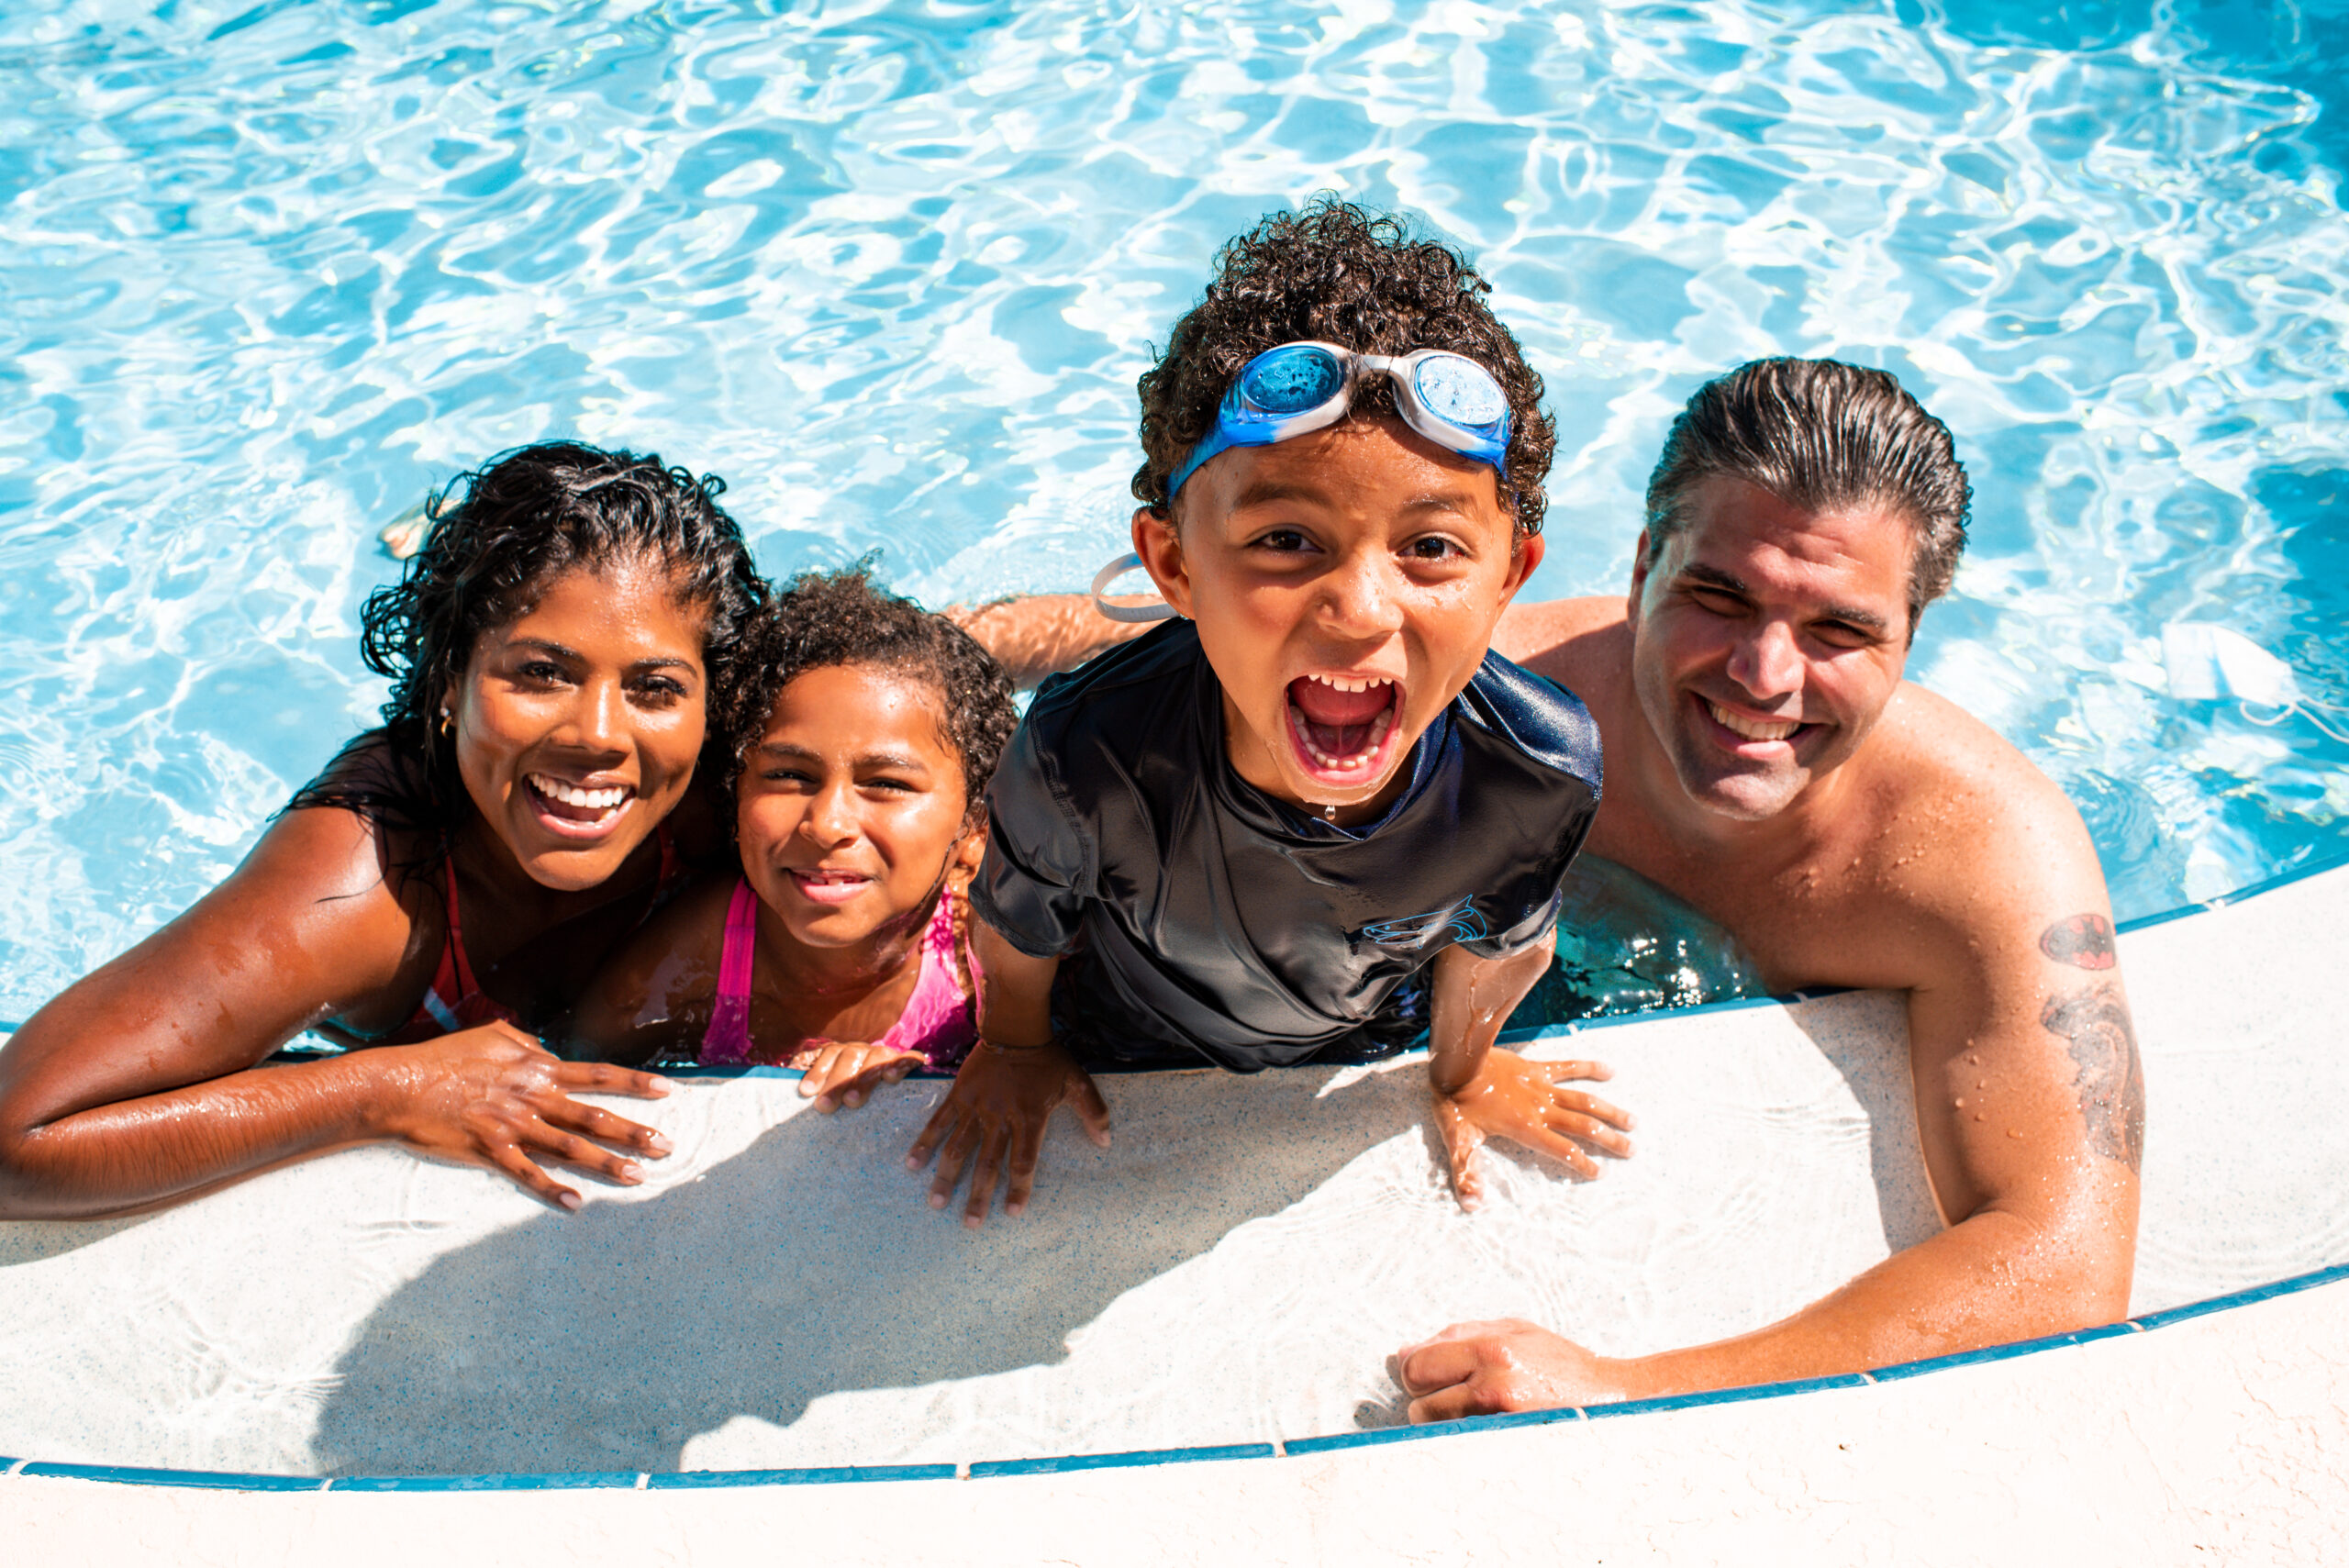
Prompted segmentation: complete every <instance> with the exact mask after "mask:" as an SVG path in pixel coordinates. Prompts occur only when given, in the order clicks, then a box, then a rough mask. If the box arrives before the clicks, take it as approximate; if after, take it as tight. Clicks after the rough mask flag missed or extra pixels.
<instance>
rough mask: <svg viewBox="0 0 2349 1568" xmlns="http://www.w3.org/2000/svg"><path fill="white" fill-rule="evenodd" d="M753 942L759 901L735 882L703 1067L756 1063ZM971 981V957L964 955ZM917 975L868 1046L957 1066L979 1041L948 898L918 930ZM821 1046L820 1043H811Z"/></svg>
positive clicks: (705, 1038)
mask: <svg viewBox="0 0 2349 1568" xmlns="http://www.w3.org/2000/svg"><path fill="white" fill-rule="evenodd" d="M758 940H759V897H758V895H757V894H755V893H753V892H751V884H750V883H749V882H748V881H747V880H744V881H741V882H738V883H736V884H735V885H734V896H733V897H732V898H731V899H730V900H729V901H728V903H727V906H726V940H725V946H724V948H723V949H722V950H721V951H720V952H719V954H718V995H717V997H716V999H715V1000H714V1001H713V1002H712V1003H711V1005H710V1009H709V1028H708V1029H707V1031H706V1032H705V1033H704V1034H703V1035H702V1040H701V1060H702V1062H703V1063H704V1064H705V1065H707V1066H713V1067H726V1066H741V1065H744V1064H746V1063H749V1062H753V1061H756V1060H757V1048H756V1046H755V1045H754V1044H753V1042H752V1041H751V961H752V957H753V954H754V953H755V951H756V950H757V947H758ZM920 962H921V970H920V973H918V974H916V975H915V976H914V992H913V995H910V996H908V997H907V998H906V1006H905V1010H904V1011H903V1012H901V1013H899V1014H898V1015H897V1021H896V1023H894V1024H892V1025H890V1026H889V1029H888V1031H887V1032H886V1033H885V1034H883V1035H882V1037H881V1038H880V1039H879V1040H874V1042H873V1043H874V1044H875V1045H878V1046H882V1047H885V1048H886V1049H888V1050H891V1051H913V1052H915V1053H917V1054H918V1055H919V1056H921V1057H922V1058H923V1059H924V1060H925V1061H927V1062H929V1063H930V1066H931V1067H932V1068H935V1069H944V1068H948V1067H952V1066H953V1065H955V1064H956V1063H957V1062H961V1061H962V1059H963V1056H964V1055H965V1054H967V1053H968V1052H969V1051H970V1049H971V1046H972V1044H973V1043H974V1041H975V1040H977V1039H978V1034H979V1031H978V1020H977V1018H976V1016H975V1015H976V1009H975V1008H974V1006H972V1003H971V996H970V994H969V993H968V992H966V991H964V990H963V982H962V978H961V976H960V975H958V974H957V973H955V966H954V894H953V892H952V889H949V890H947V891H945V892H942V893H941V894H940V895H939V896H938V910H937V913H935V914H933V915H932V916H931V917H930V924H929V925H928V926H926V927H924V928H923V929H922V933H921V955H920ZM966 962H969V963H970V965H971V968H972V972H973V973H974V976H975V974H976V973H977V968H978V958H977V955H976V954H970V955H967V958H966ZM806 1043H807V1044H808V1045H820V1044H822V1043H824V1042H823V1041H821V1040H809V1041H807V1042H806Z"/></svg>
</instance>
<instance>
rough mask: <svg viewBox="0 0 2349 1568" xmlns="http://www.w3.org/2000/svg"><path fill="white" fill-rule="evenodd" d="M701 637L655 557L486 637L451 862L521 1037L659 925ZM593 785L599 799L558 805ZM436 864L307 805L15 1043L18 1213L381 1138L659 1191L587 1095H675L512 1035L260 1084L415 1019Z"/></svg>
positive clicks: (578, 583)
mask: <svg viewBox="0 0 2349 1568" xmlns="http://www.w3.org/2000/svg"><path fill="white" fill-rule="evenodd" d="M703 626H704V616H703V612H702V610H701V609H700V607H699V606H694V605H689V604H685V603H682V602H680V601H679V599H678V597H677V595H676V591H675V587H674V583H673V581H672V579H671V578H670V576H669V574H668V573H667V572H666V571H665V569H664V568H663V567H662V565H661V564H660V563H657V562H644V561H636V560H620V561H616V562H611V563H609V564H608V565H607V566H606V567H604V568H602V569H599V570H594V571H590V570H585V569H575V570H573V571H570V572H567V573H562V575H560V576H558V577H556V578H555V579H553V580H552V581H551V582H549V583H547V584H542V585H541V586H540V591H539V592H538V594H537V595H536V597H535V599H534V600H533V601H532V602H531V603H529V605H527V606H524V608H523V610H522V613H521V614H520V615H518V617H516V618H515V619H514V620H513V621H511V622H510V623H508V624H507V625H505V626H502V627H495V628H491V629H489V630H488V631H485V632H484V634H483V635H482V636H481V638H480V639H478V640H477V642H476V644H475V646H474V648H473V650H472V651H471V655H470V657H469V658H468V660H467V662H466V664H465V667H464V669H463V671H462V673H461V675H460V677H459V678H458V680H457V681H456V683H455V684H454V685H453V687H452V689H451V691H450V692H449V693H448V694H447V701H446V705H445V706H446V709H447V712H448V715H449V718H450V723H451V740H452V743H453V745H454V746H455V748H456V751H457V755H458V759H459V773H460V775H461V776H462V779H463V782H464V785H465V789H466V794H467V796H468V798H469V800H470V801H471V803H472V805H473V811H472V813H470V814H469V815H468V817H466V819H465V821H464V822H463V824H462V826H461V827H460V828H459V829H458V831H457V832H456V833H455V834H454V835H453V838H452V842H451V856H450V869H451V874H453V876H454V878H455V883H456V887H457V893H458V901H459V913H460V917H461V921H462V927H463V930H464V935H465V942H466V951H467V955H468V958H469V959H470V961H471V962H472V964H473V969H474V972H475V975H476V977H477V979H478V980H479V982H480V984H482V985H483V987H484V989H485V991H487V993H488V994H489V995H491V996H492V997H493V998H495V999H496V1000H498V1001H500V1002H503V1003H505V1004H507V1005H508V1006H513V1007H515V1008H517V1009H518V1010H519V1011H521V1012H522V1013H523V1014H524V1015H525V1016H526V1017H528V1016H535V1015H540V1014H545V1013H548V1012H551V1010H553V1009H554V1008H555V1007H558V1006H561V1005H562V1002H563V1001H564V1000H566V999H567V998H568V996H569V995H572V994H573V993H575V991H576V990H577V988H578V987H579V985H580V984H583V983H584V978H585V974H586V973H587V971H588V970H589V969H590V968H591V966H592V965H593V963H594V962H595V961H596V958H597V956H599V955H600V954H601V953H602V952H603V951H605V950H606V949H607V947H608V946H609V945H610V944H611V942H612V941H613V940H615V939H617V938H618V936H619V935H620V934H621V933H622V932H624V931H625V930H626V929H628V928H629V926H630V925H632V924H633V923H634V922H635V920H636V918H637V916H638V914H639V913H640V911H641V909H642V908H643V901H644V899H645V897H646V896H647V895H648V894H649V892H650V890H651V885H652V883H653V880H654V878H655V876H656V874H657V872H658V858H659V857H658V853H657V850H656V847H655V846H654V845H653V844H652V843H651V841H650V840H651V837H652V834H653V831H654V829H655V828H656V827H657V826H658V824H659V823H660V821H661V820H662V817H665V816H667V815H668V814H669V813H670V812H671V811H672V810H673V808H674V807H675V806H677V805H678V804H679V802H680V801H681V800H682V799H683V798H684V796H685V791H686V787H687V784H688V783H689V782H690V779H691V776H692V772H693V766H694V762H695V759H696V756H697V754H698V752H699V750H700V746H701V740H702V734H703V728H704V707H705V701H706V698H705V695H704V674H703V669H702V662H701V649H702V637H703ZM340 765H341V766H344V767H350V768H367V767H381V766H384V765H386V762H385V759H384V758H383V757H382V756H380V755H373V756H371V755H364V754H362V755H361V756H359V757H356V758H353V759H347V760H346V761H345V762H343V763H341V764H340ZM582 788H584V789H591V790H594V791H597V792H600V793H599V794H596V795H591V796H590V797H589V800H588V803H587V804H584V805H572V804H566V803H564V802H562V801H560V800H555V799H553V798H551V796H550V795H549V794H548V793H547V792H548V791H549V790H550V789H557V790H562V791H576V790H578V789H582ZM428 848H429V846H425V845H420V844H417V843H415V842H412V841H409V840H408V839H407V838H406V836H403V835H398V834H379V833H378V832H377V831H376V830H375V829H373V828H370V827H369V826H368V825H367V824H366V823H365V822H364V821H362V819H361V818H360V817H358V816H356V815H355V814H354V813H351V812H348V811H343V810H340V809H334V808H323V807H320V808H311V809H306V810H302V811H295V812H289V813H287V814H286V815H285V816H284V817H280V818H279V819H278V820H277V821H275V822H273V823H272V824H271V825H270V827H269V828H268V829H267V830H266V831H265V832H264V833H263V834H262V839H261V841H260V842H259V843H258V844H256V845H255V846H254V847H253V850H252V851H251V852H250V854H249V855H247V856H246V858H245V861H244V862H243V863H242V864H241V865H239V867H238V869H237V870H236V871H235V872H234V873H231V874H230V875H229V877H228V880H227V881H225V882H224V883H222V884H220V886H219V887H217V888H216V889H214V890H213V891H212V892H211V893H209V894H207V895H205V897H204V898H202V899H201V900H199V901H198V902H197V903H196V905H195V906H194V907H193V908H191V909H190V910H189V911H188V912H187V913H185V914H184V915H182V916H181V917H178V918H177V919H175V920H173V922H172V923H171V924H170V925H168V926H166V927H164V928H163V929H161V930H160V931H158V932H157V933H155V934H154V935H153V936H151V937H150V938H148V939H147V940H145V941H143V942H140V943H139V945H138V946H136V947H134V948H133V949H131V950H130V951H128V952H127V953H125V954H123V955H122V956H121V957H119V958H117V959H115V960H114V961H113V962H109V963H107V964H106V965H104V966H103V967H101V968H100V969H98V970H97V971H96V972H95V973H92V974H90V975H89V976H87V977H86V978H84V979H83V980H81V981H79V982H77V983H76V984H73V985H72V987H70V988H68V989H67V990H66V991H65V992H64V993H63V994H62V995H60V996H59V997H57V998H56V999H55V1000H54V1001H52V1002H50V1004H49V1005H48V1006H45V1007H43V1008H42V1009H41V1010H40V1011H39V1013H37V1014H35V1015H34V1016H33V1018H31V1019H29V1020H28V1022H27V1023H26V1026H25V1028H24V1029H21V1030H19V1031H18V1032H17V1035H16V1036H15V1037H14V1038H13V1039H12V1040H10V1041H9V1042H8V1044H7V1046H6V1049H5V1050H0V1216H5V1217H7V1218H33V1217H44V1218H62V1217H74V1216H88V1215H100V1214H107V1213H116V1212H121V1211H124V1210H128V1209H135V1208H139V1207H149V1206H151V1205H154V1204H156V1203H160V1202H164V1201H168V1200H171V1199H174V1198H178V1197H183V1196H186V1195H190V1194H193V1193H197V1192H201V1191H205V1190H206V1189H208V1188H210V1187H213V1186H217V1185H219V1184H222V1183H224V1182H227V1181H229V1180H233V1179H235V1178H236V1177H239V1176H241V1175H245V1174H249V1173H251V1172H253V1171H256V1170H262V1169H265V1168H267V1167H269V1166H272V1165H275V1164H280V1163H284V1162H287V1161H290V1160H295V1159H299V1158H303V1157H306V1156H307V1155H310V1154H315V1153H318V1152H322V1151H326V1150H329V1149H333V1148H338V1147H342V1146H345V1145H349V1144H352V1143H360V1142H366V1141H371V1140H383V1139H392V1140H399V1141H402V1142H405V1143H406V1144H407V1145H408V1146H410V1147H411V1148H414V1149H416V1150H417V1151H421V1152H425V1153H429V1154H432V1155H435V1156H438V1157H440V1158H445V1159H450V1160H454V1161H459V1162H466V1163H472V1164H478V1165H484V1166H488V1167H491V1168H494V1169H496V1170H499V1171H502V1172H504V1173H507V1175H508V1176H510V1177H512V1178H513V1179H514V1180H515V1181H516V1182H518V1184H521V1185H522V1186H524V1187H526V1188H528V1189H529V1191H531V1192H533V1193H535V1194H537V1195H540V1197H542V1198H545V1199H546V1200H548V1201H549V1202H551V1203H556V1204H560V1205H562V1206H563V1207H574V1206H575V1205H576V1204H577V1202H578V1195H577V1193H576V1191H575V1190H574V1189H573V1188H571V1187H569V1186H566V1185H564V1184H562V1183H561V1182H559V1181H557V1180H556V1179H555V1178H553V1177H552V1176H551V1175H549V1174H548V1173H546V1171H545V1170H543V1169H542V1168H541V1166H542V1164H548V1163H560V1164H565V1165H569V1166H572V1167H573V1168H574V1169H577V1170H582V1171H586V1172H589V1173H595V1174H597V1175H600V1176H602V1177H604V1178H606V1179H607V1180H611V1181H616V1182H622V1183H628V1182H633V1181H636V1180H639V1179H640V1171H639V1168H638V1166H637V1165H636V1163H635V1161H634V1159H632V1158H631V1157H630V1156H645V1155H654V1156H657V1155H660V1154H662V1153H665V1152H667V1144H666V1142H665V1141H664V1140H662V1139H661V1137H660V1136H659V1135H658V1134H657V1133H655V1132H653V1131H652V1130H651V1129H649V1128H644V1127H641V1126H639V1125H638V1124H636V1123H634V1122H631V1121H629V1120H626V1119H624V1118H620V1117H618V1116H615V1115H613V1114H611V1113H610V1112H608V1111H604V1110H601V1109H597V1108H595V1107H592V1106H585V1105H582V1104H580V1103H579V1102H577V1101H575V1100H573V1098H572V1097H571V1095H573V1093H577V1092H595V1093H600V1094H627V1095H639V1096H651V1095H660V1094H663V1093H665V1092H666V1088H665V1085H664V1084H662V1081H661V1080H659V1079H657V1078H654V1077H651V1076H650V1075H648V1074H645V1073H633V1072H629V1071H626V1070H623V1069H620V1068H617V1067H612V1066H608V1065H605V1064H600V1063H575V1062H558V1061H557V1060H556V1059H555V1058H554V1057H552V1056H551V1055H550V1054H548V1053H547V1052H546V1051H543V1050H541V1049H540V1046H539V1043H538V1041H537V1040H535V1039H534V1038H533V1037H532V1036H531V1035H529V1033H527V1032H526V1031H524V1030H522V1029H517V1028H515V1027H513V1026H510V1025H507V1024H502V1023H500V1024H491V1025H487V1026H484V1027H483V1028H479V1029H466V1030H463V1031H461V1032H459V1033H455V1034H451V1035H445V1036H442V1037H440V1039H437V1040H429V1041H426V1042H424V1043H422V1044H417V1045H404V1046H383V1047H377V1048H373V1049H369V1050H362V1051H352V1052H351V1053H350V1054H348V1055H345V1056H342V1057H339V1058H334V1059H330V1060H327V1061H320V1062H305V1063H301V1064H298V1065H293V1066H272V1067H263V1066H261V1065H260V1063H261V1062H262V1061H263V1059H265V1058H266V1057H267V1056H268V1055H269V1053H270V1052H271V1051H274V1050H275V1049H276V1048H277V1047H278V1046H280V1045H282V1044H283V1043H284V1041H286V1040H289V1039H291V1038H292V1037H293V1036H294V1035H295V1034H296V1033H298V1032H300V1031H301V1030H302V1029H309V1028H317V1029H322V1030H324V1031H326V1032H330V1033H334V1034H336V1035H338V1036H340V1037H341V1038H344V1039H346V1040H351V1041H352V1042H354V1043H359V1044H363V1043H364V1042H365V1041H366V1040H368V1039H369V1038H370V1037H372V1036H374V1035H378V1034H382V1033H385V1032H389V1031H391V1030H394V1029H398V1028H399V1027H401V1026H402V1025H404V1024H405V1023H406V1021H407V1020H408V1018H410V1017H412V1016H413V1015H414V1013H415V1012H416V1010H417V1006H419V1004H420V1002H421V1000H422V998H423V995H424V993H425V991H426V990H427V988H428V987H429V985H430V984H431V982H432V978H433V974H434V971H435V969H436V968H437V966H438V963H439V961H440V952H441V951H442V946H443V943H444V941H445V938H446V924H447V922H446V917H445V913H444V910H443V906H442V898H441V888H440V883H439V879H438V877H430V878H422V877H406V876H402V875H398V874H396V873H393V872H392V871H391V869H390V868H392V867H395V866H396V865H398V864H399V863H401V862H404V861H412V860H414V859H415V858H417V856H418V855H419V854H421V853H423V852H424V851H426V850H427V849H428ZM607 1145H608V1146H609V1147H607ZM616 1150H625V1151H628V1153H626V1154H623V1153H619V1152H616Z"/></svg>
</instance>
